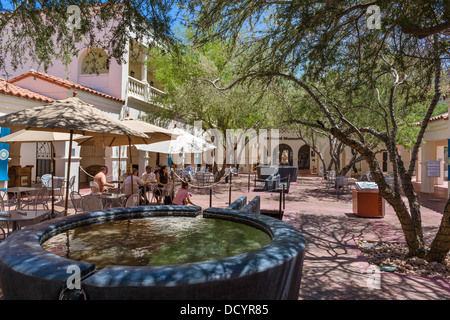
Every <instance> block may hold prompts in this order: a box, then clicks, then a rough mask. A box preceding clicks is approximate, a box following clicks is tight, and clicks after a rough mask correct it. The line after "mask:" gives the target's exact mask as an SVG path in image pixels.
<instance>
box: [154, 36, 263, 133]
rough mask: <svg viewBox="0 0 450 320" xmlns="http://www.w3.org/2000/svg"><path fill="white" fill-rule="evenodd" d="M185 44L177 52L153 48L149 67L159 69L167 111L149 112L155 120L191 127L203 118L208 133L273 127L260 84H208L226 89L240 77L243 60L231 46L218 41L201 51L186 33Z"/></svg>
mask: <svg viewBox="0 0 450 320" xmlns="http://www.w3.org/2000/svg"><path fill="white" fill-rule="evenodd" d="M185 34H186V36H185V37H184V38H183V39H184V43H183V44H182V45H181V44H180V47H179V48H178V50H176V51H173V52H167V51H166V50H163V49H161V48H153V49H152V51H151V56H152V59H150V60H149V64H151V65H152V66H154V67H155V70H156V71H155V78H156V80H157V81H158V82H160V83H162V84H163V85H164V90H165V95H163V96H162V97H161V98H160V99H159V101H158V102H159V103H160V104H161V105H164V107H163V108H161V110H159V111H156V112H152V113H150V114H149V119H150V120H151V121H153V122H155V121H157V120H160V118H164V119H167V120H171V119H179V118H182V119H184V120H186V121H187V122H188V123H190V124H193V123H194V121H197V120H202V121H203V126H204V129H205V130H208V129H219V130H220V131H221V132H223V133H225V132H226V130H227V129H244V130H247V129H258V128H260V127H261V126H263V125H264V126H268V125H270V121H269V120H270V119H268V117H267V110H268V108H270V107H271V106H272V104H271V100H272V99H271V98H270V97H269V96H266V95H264V92H265V91H266V90H267V89H266V88H264V87H262V86H261V85H260V84H259V83H258V82H255V83H251V84H246V85H238V86H235V87H233V88H232V89H230V90H217V89H216V88H215V87H213V85H212V84H211V83H210V82H209V81H206V80H211V81H212V80H215V79H217V81H216V82H215V84H216V85H217V86H219V87H226V86H228V85H230V84H231V82H232V81H233V80H234V79H235V78H236V77H237V76H238V73H237V69H236V60H237V59H242V57H241V56H239V57H237V56H235V55H234V52H233V51H230V49H229V46H228V44H227V43H226V42H222V41H220V40H216V41H212V42H210V43H208V44H206V45H205V46H202V47H200V48H196V47H194V46H193V45H192V44H191V43H190V40H191V39H190V31H189V30H187V31H186V33H185Z"/></svg>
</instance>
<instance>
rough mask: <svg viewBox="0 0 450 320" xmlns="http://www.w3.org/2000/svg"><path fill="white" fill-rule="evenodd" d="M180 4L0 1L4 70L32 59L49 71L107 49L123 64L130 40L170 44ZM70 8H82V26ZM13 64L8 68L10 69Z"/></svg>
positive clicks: (157, 0) (162, 0)
mask: <svg viewBox="0 0 450 320" xmlns="http://www.w3.org/2000/svg"><path fill="white" fill-rule="evenodd" d="M175 4H176V1H175V0H143V1H142V0H139V1H135V0H128V1H113V0H106V1H105V0H104V1H94V0H79V1H59V0H58V1H53V0H48V1H38V0H27V1H15V0H10V1H7V0H5V1H2V2H1V3H0V34H1V35H2V38H0V69H1V70H2V71H3V72H4V73H6V72H7V71H8V70H7V69H8V68H9V67H10V66H11V67H12V68H13V69H17V68H19V67H21V66H23V65H24V64H25V63H26V62H27V61H33V62H35V63H37V64H38V66H39V68H42V69H44V70H47V69H48V68H49V67H50V66H52V64H53V62H54V61H55V60H60V61H62V62H63V63H65V64H66V65H68V64H69V63H70V61H71V59H72V57H74V56H78V54H79V53H80V52H81V51H82V50H84V49H85V48H87V47H99V48H102V49H104V50H105V51H106V52H107V53H108V56H109V57H111V59H116V60H117V61H118V62H119V63H122V62H123V57H124V54H125V53H126V52H127V51H128V40H129V39H130V38H131V37H133V38H135V39H137V40H138V41H139V42H141V43H142V44H144V45H147V46H152V45H153V44H154V43H155V42H154V41H153V40H155V41H157V42H158V43H160V44H165V45H170V43H172V42H173V41H174V39H175V37H174V34H173V32H172V30H171V26H172V23H173V21H175V19H176V17H177V15H176V13H177V10H176V6H175ZM70 5H76V6H78V7H79V8H80V13H81V14H80V26H79V28H78V26H77V27H75V28H72V27H70V26H71V24H70V23H69V24H68V25H67V23H68V22H69V21H71V22H73V20H71V18H72V17H73V15H72V14H73V13H72V12H68V10H67V9H68V7H69V6H70ZM7 64H8V65H7Z"/></svg>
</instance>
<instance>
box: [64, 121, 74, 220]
mask: <svg viewBox="0 0 450 320" xmlns="http://www.w3.org/2000/svg"><path fill="white" fill-rule="evenodd" d="M72 141H73V130H70V141H69V161H68V164H67V181H66V204H65V211H64V216H67V209H68V206H69V180H70V163H71V162H72Z"/></svg>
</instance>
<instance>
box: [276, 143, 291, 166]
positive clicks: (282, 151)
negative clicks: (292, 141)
mask: <svg viewBox="0 0 450 320" xmlns="http://www.w3.org/2000/svg"><path fill="white" fill-rule="evenodd" d="M278 150H279V153H278V160H279V161H280V162H279V163H280V165H281V166H282V165H285V166H292V163H293V158H294V154H293V152H292V148H291V147H290V146H288V145H287V144H280V145H279V147H278Z"/></svg>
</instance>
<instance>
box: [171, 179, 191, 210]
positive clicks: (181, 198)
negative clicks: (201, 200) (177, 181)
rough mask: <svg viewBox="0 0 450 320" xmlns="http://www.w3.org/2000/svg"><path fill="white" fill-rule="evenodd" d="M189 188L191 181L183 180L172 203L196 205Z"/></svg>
mask: <svg viewBox="0 0 450 320" xmlns="http://www.w3.org/2000/svg"><path fill="white" fill-rule="evenodd" d="M188 190H189V183H187V182H182V184H181V188H180V189H179V190H178V192H177V195H176V196H175V198H174V199H173V201H172V203H173V204H175V205H179V206H186V205H188V204H190V205H193V206H195V204H193V203H192V201H191V199H190V198H191V196H192V195H191V193H190V192H189V191H188Z"/></svg>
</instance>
